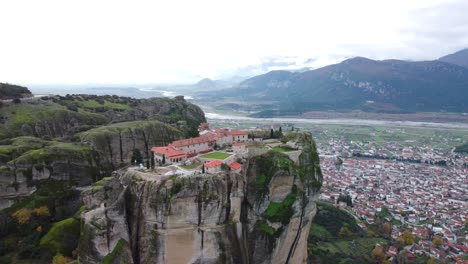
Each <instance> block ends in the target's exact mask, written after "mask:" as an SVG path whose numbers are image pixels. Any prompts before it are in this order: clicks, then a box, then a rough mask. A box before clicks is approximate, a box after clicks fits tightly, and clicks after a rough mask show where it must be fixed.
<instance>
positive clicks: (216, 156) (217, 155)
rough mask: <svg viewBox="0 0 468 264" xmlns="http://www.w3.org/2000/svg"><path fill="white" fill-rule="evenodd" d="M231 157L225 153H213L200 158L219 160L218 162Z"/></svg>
mask: <svg viewBox="0 0 468 264" xmlns="http://www.w3.org/2000/svg"><path fill="white" fill-rule="evenodd" d="M229 156H231V155H230V154H227V153H223V152H211V153H208V154H205V155H202V156H200V157H201V158H205V159H217V160H224V159H226V158H228V157H229Z"/></svg>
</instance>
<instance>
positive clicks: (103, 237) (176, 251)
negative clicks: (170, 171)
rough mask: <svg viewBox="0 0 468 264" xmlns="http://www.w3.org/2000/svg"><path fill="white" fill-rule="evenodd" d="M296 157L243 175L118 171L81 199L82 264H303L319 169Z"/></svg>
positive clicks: (310, 157) (310, 150)
mask: <svg viewBox="0 0 468 264" xmlns="http://www.w3.org/2000/svg"><path fill="white" fill-rule="evenodd" d="M289 137H290V139H291V140H294V141H295V142H297V143H298V146H299V147H300V149H301V153H300V155H299V156H298V157H296V158H295V159H294V161H293V160H291V159H290V158H289V157H288V156H287V155H285V154H282V153H277V152H268V153H266V154H263V155H260V156H255V157H252V158H250V159H248V160H245V161H244V164H243V171H244V173H242V174H236V173H231V172H228V171H225V172H222V173H220V174H217V175H196V176H190V177H187V176H178V177H175V176H172V177H169V178H168V176H161V175H159V176H158V175H156V174H154V173H143V172H138V171H135V170H134V169H131V168H130V169H125V170H120V171H118V172H116V173H115V175H113V177H112V178H106V181H105V183H103V184H100V185H98V186H94V187H92V188H90V189H88V190H86V191H85V192H83V194H82V199H83V202H84V204H85V211H84V212H83V213H82V215H81V216H82V230H81V238H80V244H79V250H78V251H79V258H80V261H82V262H84V263H100V261H103V260H105V261H106V263H135V264H140V263H306V261H307V236H308V233H309V230H310V224H311V222H312V219H313V217H314V214H315V211H316V210H315V200H316V198H317V196H318V191H319V189H320V186H321V179H322V177H321V171H320V167H319V159H318V155H317V153H316V148H315V144H314V142H313V140H312V137H311V135H310V134H307V133H304V134H302V133H301V134H293V135H290V136H289Z"/></svg>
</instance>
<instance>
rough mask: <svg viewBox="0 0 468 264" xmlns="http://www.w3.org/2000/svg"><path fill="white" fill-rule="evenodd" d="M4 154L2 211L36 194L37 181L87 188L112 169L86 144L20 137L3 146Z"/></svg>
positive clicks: (0, 189)
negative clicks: (16, 201)
mask: <svg viewBox="0 0 468 264" xmlns="http://www.w3.org/2000/svg"><path fill="white" fill-rule="evenodd" d="M0 151H1V152H3V154H2V155H4V156H5V160H4V161H0V165H1V166H0V209H3V208H5V207H8V206H10V205H12V204H13V202H12V201H13V200H16V198H17V197H19V196H26V195H29V194H31V193H32V192H34V191H35V190H36V187H35V182H37V181H41V180H48V179H51V180H60V181H69V182H72V183H73V184H74V185H77V186H84V185H89V184H91V183H93V182H95V181H97V180H98V179H100V178H101V177H102V175H105V174H107V173H110V168H106V167H105V166H102V165H101V164H100V163H99V158H98V156H97V153H96V152H95V151H93V150H92V149H91V147H89V146H87V145H84V144H74V143H61V142H56V141H46V140H41V139H39V138H34V137H20V138H15V139H13V140H11V144H10V145H3V146H1V145H0Z"/></svg>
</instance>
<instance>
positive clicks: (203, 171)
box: [201, 164, 205, 173]
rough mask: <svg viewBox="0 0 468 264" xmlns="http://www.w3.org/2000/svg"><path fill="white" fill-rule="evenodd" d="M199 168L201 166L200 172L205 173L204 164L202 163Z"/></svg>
mask: <svg viewBox="0 0 468 264" xmlns="http://www.w3.org/2000/svg"><path fill="white" fill-rule="evenodd" d="M201 168H202V169H201V172H202V173H205V164H203V165H202V167H201Z"/></svg>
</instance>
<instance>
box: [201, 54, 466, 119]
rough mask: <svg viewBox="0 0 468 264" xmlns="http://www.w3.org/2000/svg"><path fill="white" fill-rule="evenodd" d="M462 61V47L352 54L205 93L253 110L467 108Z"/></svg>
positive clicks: (280, 112)
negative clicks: (444, 51) (411, 55)
mask: <svg viewBox="0 0 468 264" xmlns="http://www.w3.org/2000/svg"><path fill="white" fill-rule="evenodd" d="M467 65H468V49H467V50H463V51H460V52H457V53H454V54H451V55H448V56H445V57H442V58H440V59H439V60H434V61H403V60H381V61H378V60H371V59H368V58H363V57H356V58H352V59H347V60H345V61H343V62H341V63H338V64H333V65H329V66H326V67H322V68H318V69H315V70H307V71H303V72H292V71H282V70H278V71H271V72H268V73H266V74H262V75H258V76H255V77H252V78H249V79H247V80H245V81H242V82H241V83H239V84H238V85H237V86H235V87H234V88H232V89H225V90H223V91H220V92H217V94H216V95H213V94H211V96H212V97H213V99H214V100H219V101H227V99H229V100H230V101H231V104H232V102H236V101H237V102H244V103H243V104H244V105H252V104H255V105H261V107H257V108H256V110H258V111H257V112H258V113H257V116H275V115H293V114H301V113H304V112H308V111H319V110H320V111H322V110H338V111H347V110H363V111H368V112H386V113H405V112H440V111H446V112H468V103H467V100H466V98H468V68H467V67H468V66H467ZM202 96H203V94H202ZM234 105H236V107H239V105H238V104H234ZM240 105H242V104H240ZM250 107H251V106H250Z"/></svg>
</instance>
